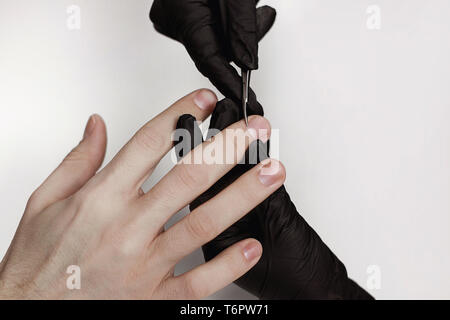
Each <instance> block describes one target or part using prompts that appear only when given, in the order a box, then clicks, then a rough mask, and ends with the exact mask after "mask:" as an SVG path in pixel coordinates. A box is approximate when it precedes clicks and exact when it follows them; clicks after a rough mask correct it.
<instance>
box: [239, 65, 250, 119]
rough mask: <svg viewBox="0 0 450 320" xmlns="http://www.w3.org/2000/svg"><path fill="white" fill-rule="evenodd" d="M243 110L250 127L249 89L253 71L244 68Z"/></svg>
mask: <svg viewBox="0 0 450 320" xmlns="http://www.w3.org/2000/svg"><path fill="white" fill-rule="evenodd" d="M241 75H242V111H243V112H244V119H245V124H246V125H247V127H248V115H247V107H248V91H249V88H250V77H251V71H250V70H244V69H242V74H241Z"/></svg>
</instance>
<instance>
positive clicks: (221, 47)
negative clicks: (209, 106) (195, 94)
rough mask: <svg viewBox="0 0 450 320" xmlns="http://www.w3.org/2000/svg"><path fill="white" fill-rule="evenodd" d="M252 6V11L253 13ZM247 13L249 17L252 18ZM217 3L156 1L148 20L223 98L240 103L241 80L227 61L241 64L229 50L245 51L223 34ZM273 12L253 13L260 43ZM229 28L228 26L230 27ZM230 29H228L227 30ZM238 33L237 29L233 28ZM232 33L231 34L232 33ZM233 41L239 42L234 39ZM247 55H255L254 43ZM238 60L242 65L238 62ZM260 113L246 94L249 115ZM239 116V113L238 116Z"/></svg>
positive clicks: (251, 96)
mask: <svg viewBox="0 0 450 320" xmlns="http://www.w3.org/2000/svg"><path fill="white" fill-rule="evenodd" d="M255 6H256V3H255V5H254V6H253V11H254V10H255ZM235 13H236V9H235V8H234V9H231V15H230V13H227V15H226V16H227V20H231V21H232V22H233V21H234V20H233V19H234V18H233V17H232V16H233V14H235ZM251 14H252V13H250V14H249V15H251ZM221 16H222V13H221V11H220V6H219V0H155V1H154V2H153V6H152V9H151V11H150V19H151V21H152V22H153V24H154V26H155V29H156V30H157V31H158V32H160V33H162V34H164V35H166V36H168V37H170V38H172V39H175V40H177V41H179V42H181V43H182V44H183V45H184V46H185V47H186V49H187V51H188V53H189V55H190V56H191V58H192V60H193V61H194V62H195V65H196V66H197V68H198V70H199V71H200V72H201V73H202V74H203V75H204V76H206V77H207V78H209V80H210V81H211V82H212V83H213V85H214V86H215V87H216V88H217V89H218V90H219V91H220V92H221V93H222V94H223V95H225V96H226V97H228V98H231V99H233V100H234V101H236V102H239V101H241V100H242V83H241V77H240V76H239V74H238V73H237V71H236V69H235V68H234V67H233V66H231V65H230V63H229V62H230V61H231V60H234V61H235V62H236V61H237V62H236V63H241V62H242V57H241V56H237V57H236V56H234V57H233V56H232V55H230V53H229V52H230V51H231V52H234V53H235V54H238V55H241V52H243V51H245V50H247V49H243V48H242V47H240V44H239V43H240V42H239V41H236V40H233V41H232V42H231V43H230V42H229V41H231V40H228V38H227V37H226V36H225V34H224V28H223V25H222V21H221V19H222V18H221ZM275 16H276V11H275V10H274V9H273V8H270V7H268V6H264V7H261V8H258V9H257V10H256V37H257V41H259V40H261V39H262V38H263V37H264V35H265V34H266V33H267V32H268V31H269V30H270V28H271V27H272V25H273V23H274V22H275ZM230 25H231V24H230ZM228 29H229V27H227V30H228ZM235 29H236V30H239V28H235ZM231 34H234V33H231ZM232 39H240V38H238V37H237V36H233V37H232ZM249 45H250V47H249V48H248V51H249V53H252V54H254V53H255V52H256V58H255V57H252V58H251V60H254V61H256V62H257V52H258V49H257V43H256V47H255V45H254V44H253V43H252V44H249ZM240 61H241V62H240ZM252 114H262V107H261V105H260V104H259V103H258V102H257V100H256V95H255V93H254V92H253V91H252V90H251V92H250V93H249V115H252ZM241 117H242V114H241Z"/></svg>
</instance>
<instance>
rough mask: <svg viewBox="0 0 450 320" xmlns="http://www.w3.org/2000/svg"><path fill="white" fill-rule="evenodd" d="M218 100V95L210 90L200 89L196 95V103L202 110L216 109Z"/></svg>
mask: <svg viewBox="0 0 450 320" xmlns="http://www.w3.org/2000/svg"><path fill="white" fill-rule="evenodd" d="M216 102H217V97H216V95H215V94H214V93H212V92H211V91H209V90H200V91H199V92H197V94H196V96H195V97H194V103H195V104H196V105H197V107H199V108H200V109H202V110H212V109H214V107H215V106H216Z"/></svg>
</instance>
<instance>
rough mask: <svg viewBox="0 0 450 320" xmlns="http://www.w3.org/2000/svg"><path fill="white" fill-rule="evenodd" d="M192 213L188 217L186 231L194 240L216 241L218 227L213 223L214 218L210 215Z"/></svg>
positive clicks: (197, 212)
mask: <svg viewBox="0 0 450 320" xmlns="http://www.w3.org/2000/svg"><path fill="white" fill-rule="evenodd" d="M197 210H198V209H196V211H195V212H192V213H191V214H189V215H187V216H186V222H185V225H186V229H187V231H188V233H189V234H190V235H191V237H193V238H194V239H199V240H201V241H209V240H210V239H214V237H215V236H216V234H217V230H216V229H217V227H216V226H215V223H214V221H213V218H212V217H211V216H210V215H208V214H201V212H199V211H197Z"/></svg>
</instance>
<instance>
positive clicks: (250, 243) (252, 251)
mask: <svg viewBox="0 0 450 320" xmlns="http://www.w3.org/2000/svg"><path fill="white" fill-rule="evenodd" d="M262 253H263V247H262V245H261V243H260V242H259V241H258V240H255V239H247V240H245V241H244V243H243V244H242V254H243V256H244V258H245V260H246V261H247V262H249V263H256V262H257V261H259V259H260V258H261V256H262Z"/></svg>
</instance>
